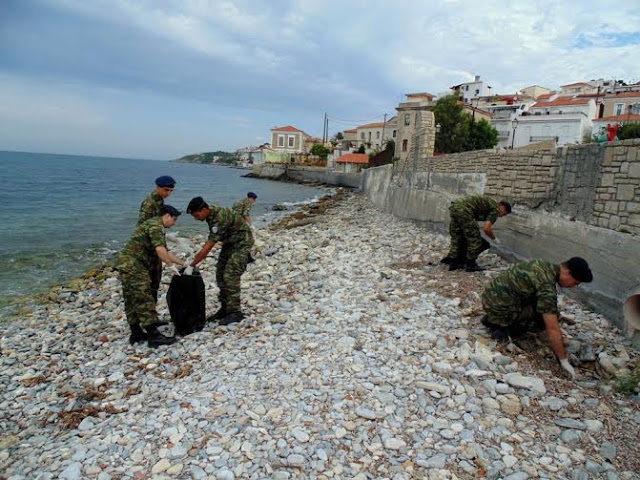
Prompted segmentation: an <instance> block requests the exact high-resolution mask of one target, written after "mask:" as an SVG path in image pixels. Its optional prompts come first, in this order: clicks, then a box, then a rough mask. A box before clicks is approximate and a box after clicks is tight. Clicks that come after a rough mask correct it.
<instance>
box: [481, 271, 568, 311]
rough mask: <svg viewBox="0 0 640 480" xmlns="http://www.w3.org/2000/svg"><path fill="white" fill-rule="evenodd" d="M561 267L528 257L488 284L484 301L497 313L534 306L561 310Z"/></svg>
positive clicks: (542, 308) (541, 309)
mask: <svg viewBox="0 0 640 480" xmlns="http://www.w3.org/2000/svg"><path fill="white" fill-rule="evenodd" d="M559 275H560V266H559V265H557V264H555V263H551V262H547V261H546V260H529V261H528V262H522V263H518V264H516V265H514V266H512V267H511V268H509V269H508V270H505V271H504V272H502V273H501V274H500V275H498V276H497V277H496V278H494V279H493V280H492V281H491V283H490V284H489V285H488V286H487V288H486V289H485V291H484V293H483V294H482V303H483V304H484V305H485V306H486V307H487V308H488V309H490V310H493V311H496V312H501V311H502V312H513V311H518V310H520V309H521V307H522V306H523V305H535V307H536V310H537V312H538V313H541V314H544V313H555V314H557V313H558V304H557V301H558V293H557V291H556V284H557V283H558V278H559Z"/></svg>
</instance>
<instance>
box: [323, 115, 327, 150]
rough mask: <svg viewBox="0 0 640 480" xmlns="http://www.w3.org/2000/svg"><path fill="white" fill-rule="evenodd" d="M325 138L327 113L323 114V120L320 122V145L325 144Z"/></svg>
mask: <svg viewBox="0 0 640 480" xmlns="http://www.w3.org/2000/svg"><path fill="white" fill-rule="evenodd" d="M326 136H327V112H325V113H324V120H323V121H322V143H323V144H324V142H325V140H324V139H325V137H326Z"/></svg>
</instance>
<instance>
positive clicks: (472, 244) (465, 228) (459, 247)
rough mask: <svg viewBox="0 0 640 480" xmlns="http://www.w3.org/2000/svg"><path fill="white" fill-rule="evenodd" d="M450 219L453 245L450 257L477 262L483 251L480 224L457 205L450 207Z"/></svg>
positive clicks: (450, 247)
mask: <svg viewBox="0 0 640 480" xmlns="http://www.w3.org/2000/svg"><path fill="white" fill-rule="evenodd" d="M449 217H450V221H449V236H450V237H451V244H450V245H449V254H448V257H449V258H459V259H461V260H464V259H465V258H466V260H475V259H476V258H478V255H480V252H481V251H482V250H483V246H482V237H481V236H480V230H479V229H478V222H476V220H475V218H473V215H471V213H469V212H467V211H466V210H465V209H464V208H460V207H458V206H457V205H455V204H454V205H451V207H449ZM485 243H487V242H485ZM465 252H466V255H465Z"/></svg>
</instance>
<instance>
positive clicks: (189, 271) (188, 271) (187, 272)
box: [182, 265, 193, 275]
mask: <svg viewBox="0 0 640 480" xmlns="http://www.w3.org/2000/svg"><path fill="white" fill-rule="evenodd" d="M182 274H183V275H193V267H192V266H191V265H189V266H188V267H187V268H185V269H184V272H182Z"/></svg>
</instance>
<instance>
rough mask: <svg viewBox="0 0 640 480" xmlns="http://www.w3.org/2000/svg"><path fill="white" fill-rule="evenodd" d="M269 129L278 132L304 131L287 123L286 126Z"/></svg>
mask: <svg viewBox="0 0 640 480" xmlns="http://www.w3.org/2000/svg"><path fill="white" fill-rule="evenodd" d="M271 131H272V132H275V131H278V132H301V133H304V132H303V131H302V130H300V129H298V128H296V127H292V126H291V125H287V126H286V127H280V128H272V129H271ZM305 135H306V134H305Z"/></svg>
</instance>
